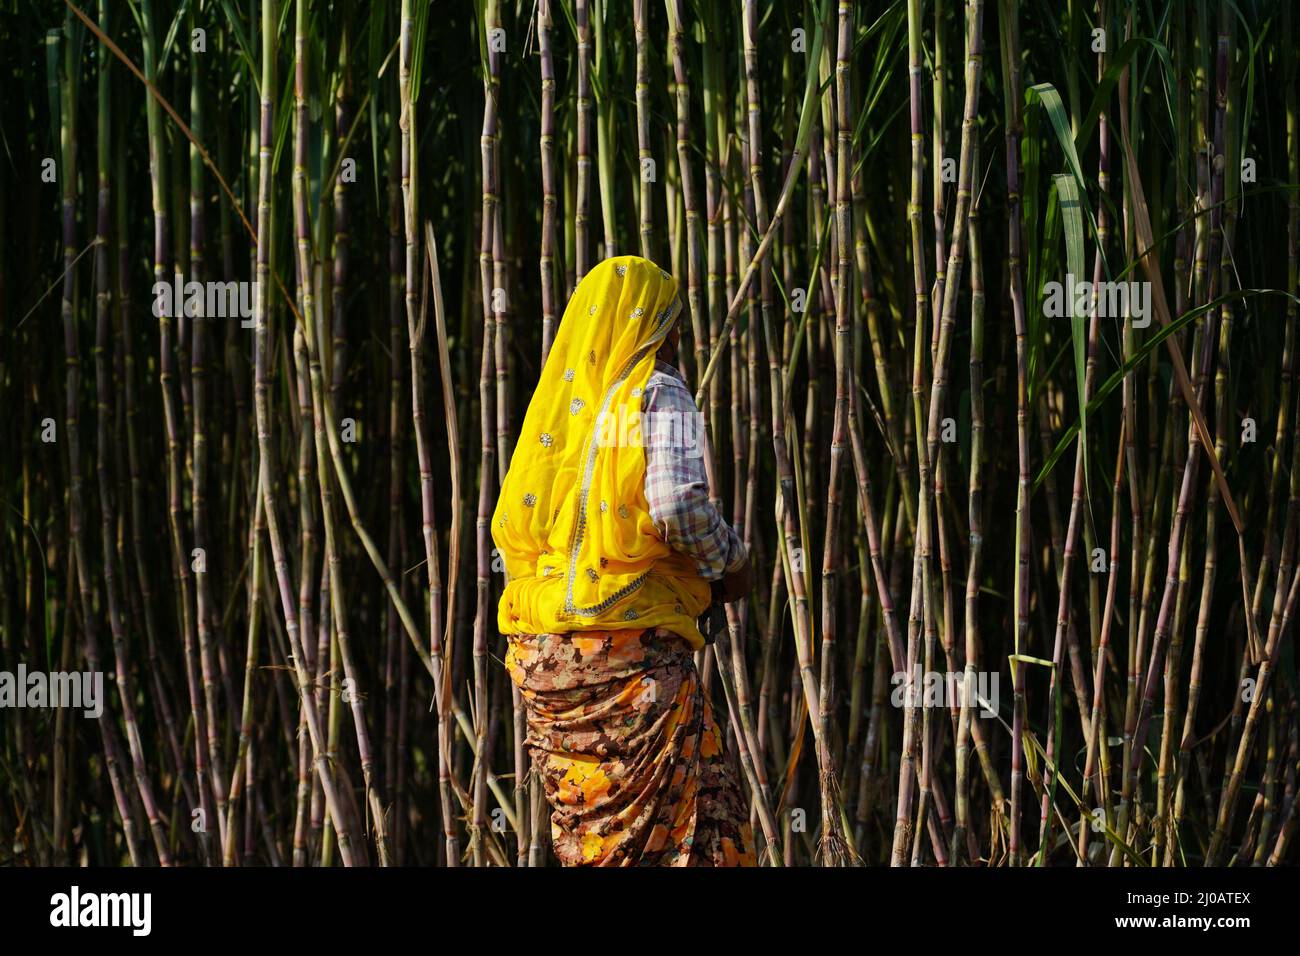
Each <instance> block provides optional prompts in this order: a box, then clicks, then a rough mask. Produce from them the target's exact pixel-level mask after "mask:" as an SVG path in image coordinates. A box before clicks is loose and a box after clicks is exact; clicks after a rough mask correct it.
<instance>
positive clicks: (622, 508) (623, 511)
mask: <svg viewBox="0 0 1300 956" xmlns="http://www.w3.org/2000/svg"><path fill="white" fill-rule="evenodd" d="M629 514H630V512H629V511H628V510H627V505H619V506H618V516H619V517H620V518H626V517H628V515H629Z"/></svg>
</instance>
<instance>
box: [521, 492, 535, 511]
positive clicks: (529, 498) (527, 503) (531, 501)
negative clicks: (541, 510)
mask: <svg viewBox="0 0 1300 956" xmlns="http://www.w3.org/2000/svg"><path fill="white" fill-rule="evenodd" d="M535 504H537V496H536V495H535V494H533V493H532V492H531V491H530V492H528V494H526V495H524V507H525V508H531V507H532V506H533V505H535Z"/></svg>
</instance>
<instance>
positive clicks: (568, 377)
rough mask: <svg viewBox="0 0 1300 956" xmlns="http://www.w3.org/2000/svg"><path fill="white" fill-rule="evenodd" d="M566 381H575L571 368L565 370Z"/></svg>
mask: <svg viewBox="0 0 1300 956" xmlns="http://www.w3.org/2000/svg"><path fill="white" fill-rule="evenodd" d="M564 380H565V381H566V382H572V381H573V369H571V368H566V369H565V370H564Z"/></svg>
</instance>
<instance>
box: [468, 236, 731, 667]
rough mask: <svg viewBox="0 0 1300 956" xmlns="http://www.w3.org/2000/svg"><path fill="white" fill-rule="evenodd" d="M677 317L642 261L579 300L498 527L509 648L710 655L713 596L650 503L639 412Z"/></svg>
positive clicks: (523, 438) (669, 296) (597, 281)
mask: <svg viewBox="0 0 1300 956" xmlns="http://www.w3.org/2000/svg"><path fill="white" fill-rule="evenodd" d="M680 310H681V301H680V299H679V298H678V296H677V282H676V280H675V279H673V278H672V276H670V275H668V273H666V272H664V271H662V270H661V269H660V268H659V267H658V266H656V265H655V264H654V263H653V262H650V261H649V260H647V259H642V258H640V257H639V256H618V257H616V258H613V259H606V260H605V261H604V262H601V263H600V264H599V265H597V266H596V267H595V268H594V269H592V270H591V272H589V273H588V274H587V275H586V276H585V277H584V278H583V280H582V282H580V283H579V284H578V287H577V289H575V290H574V293H573V297H572V298H571V299H570V300H569V304H568V306H567V307H566V308H565V310H564V318H563V320H562V321H561V323H560V328H559V331H558V332H557V334H556V336H555V341H554V343H553V344H552V346H551V351H550V354H549V355H548V357H547V359H546V364H545V366H544V367H543V369H542V374H541V378H540V380H539V381H538V383H537V389H536V391H535V392H534V393H533V398H532V401H531V402H529V404H528V411H527V413H526V414H525V415H524V423H523V428H522V431H521V433H520V436H519V442H518V444H517V445H516V446H515V450H514V455H513V456H512V458H511V461H510V468H509V470H508V471H507V472H506V477H505V481H504V482H503V483H502V486H501V495H500V498H499V499H498V500H497V505H496V511H495V513H494V514H493V516H492V540H493V541H494V543H495V544H496V546H497V548H498V550H499V553H500V555H501V556H502V557H503V558H504V559H505V568H506V573H507V575H508V576H509V583H508V584H507V585H506V588H505V591H504V592H503V594H502V595H501V601H500V604H499V605H498V608H497V626H498V629H499V630H500V631H501V633H502V634H555V633H564V632H568V631H593V630H594V631H603V630H609V629H611V628H617V627H621V628H643V627H644V628H653V627H662V628H665V629H667V630H669V631H672V632H673V633H675V634H679V635H681V636H682V637H684V638H685V639H686V640H687V641H689V642H690V643H691V644H692V646H693V647H695V648H697V649H698V648H700V647H703V646H704V638H703V636H702V635H701V634H700V631H699V628H698V627H697V626H696V623H695V619H696V618H697V617H698V616H699V615H700V614H701V613H703V611H704V609H705V608H707V607H708V605H709V601H710V593H709V585H708V583H707V582H706V581H705V580H704V579H703V578H701V577H700V576H699V573H698V572H697V571H696V569H695V567H694V565H693V563H692V562H691V560H690V559H689V558H687V557H686V556H684V555H681V554H678V553H677V552H675V551H673V550H672V548H670V547H669V546H668V544H667V543H665V542H664V540H663V539H662V538H661V537H660V536H659V534H658V532H657V530H656V529H655V526H654V522H653V521H652V520H651V518H650V514H649V510H648V505H647V503H646V498H645V472H646V463H645V449H644V447H643V445H642V439H641V398H642V394H643V392H644V390H645V385H646V382H647V381H648V380H649V378H650V374H651V372H652V371H653V369H654V357H655V351H656V350H657V349H658V348H659V345H660V344H661V343H662V342H663V340H664V337H665V336H666V335H667V334H668V332H669V330H670V329H671V328H672V325H673V323H674V322H676V321H677V318H678V314H679V312H680Z"/></svg>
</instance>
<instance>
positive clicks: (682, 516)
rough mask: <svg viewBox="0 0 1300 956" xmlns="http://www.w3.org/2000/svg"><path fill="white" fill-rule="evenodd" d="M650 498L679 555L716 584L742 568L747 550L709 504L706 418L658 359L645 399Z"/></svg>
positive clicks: (661, 529)
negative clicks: (731, 571)
mask: <svg viewBox="0 0 1300 956" xmlns="http://www.w3.org/2000/svg"><path fill="white" fill-rule="evenodd" d="M641 435H642V440H643V442H644V445H645V462H646V474H645V496H646V501H647V502H648V503H649V505H650V518H651V519H652V520H653V521H654V523H655V527H656V528H658V529H659V534H660V535H662V536H663V539H664V540H665V541H666V542H668V544H669V546H671V547H672V548H673V550H675V551H680V552H682V553H683V554H686V555H689V556H690V557H691V558H693V559H694V560H695V564H696V567H698V568H699V571H700V576H701V577H703V578H704V579H705V580H706V581H715V580H717V579H719V578H721V577H722V575H723V574H724V573H725V572H727V571H730V570H733V569H735V568H737V567H739V566H740V564H741V563H742V562H743V561H744V559H745V546H744V544H743V543H742V542H741V540H740V536H739V535H737V534H736V532H735V531H734V530H733V529H732V527H731V526H730V525H728V524H727V522H726V521H725V520H723V518H722V515H720V514H718V509H717V508H715V507H714V506H713V503H712V502H710V501H709V482H708V478H707V477H706V475H705V472H704V450H705V446H704V441H705V433H704V418H703V416H702V415H701V414H700V410H699V408H698V407H697V406H696V404H695V399H694V398H693V397H692V395H691V393H690V390H689V389H688V388H687V387H686V382H685V381H683V379H682V376H681V373H680V372H678V371H677V369H675V368H673V367H672V366H671V365H669V364H668V363H667V362H661V361H656V362H655V370H654V372H653V373H651V375H650V381H649V382H647V383H646V387H645V397H644V398H643V399H642V401H641Z"/></svg>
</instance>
